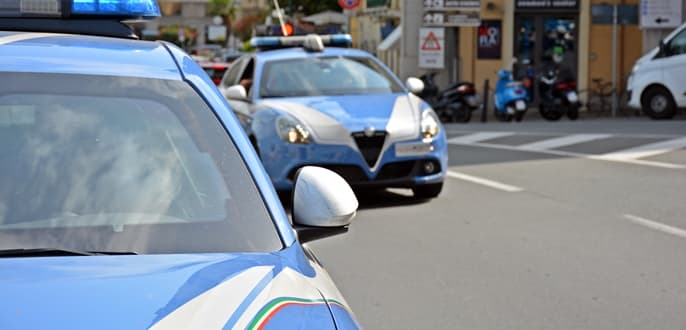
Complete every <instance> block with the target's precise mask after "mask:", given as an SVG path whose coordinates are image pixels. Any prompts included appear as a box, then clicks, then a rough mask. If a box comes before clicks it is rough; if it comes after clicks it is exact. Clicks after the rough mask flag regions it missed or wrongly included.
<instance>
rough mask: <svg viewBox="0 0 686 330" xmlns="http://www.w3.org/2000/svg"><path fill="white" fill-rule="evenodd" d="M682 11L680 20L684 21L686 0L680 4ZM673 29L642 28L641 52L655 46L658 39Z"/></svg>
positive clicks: (685, 17) (685, 18)
mask: <svg viewBox="0 0 686 330" xmlns="http://www.w3.org/2000/svg"><path fill="white" fill-rule="evenodd" d="M681 9H682V13H681V20H682V21H686V0H683V1H682V5H681ZM672 30H673V29H671V28H670V29H647V30H643V31H642V34H643V48H642V52H643V54H645V53H647V52H649V51H650V50H651V49H653V48H655V47H657V45H658V44H659V42H660V40H662V39H663V38H664V37H666V36H667V35H668V34H669V33H670V32H672Z"/></svg>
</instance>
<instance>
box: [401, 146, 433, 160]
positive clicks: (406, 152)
mask: <svg viewBox="0 0 686 330" xmlns="http://www.w3.org/2000/svg"><path fill="white" fill-rule="evenodd" d="M434 149H435V148H434V146H433V144H431V143H402V144H396V145H395V155H396V157H408V156H421V155H426V154H428V153H431V152H432V151H434Z"/></svg>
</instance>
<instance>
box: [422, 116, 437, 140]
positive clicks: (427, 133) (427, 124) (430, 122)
mask: <svg viewBox="0 0 686 330" xmlns="http://www.w3.org/2000/svg"><path fill="white" fill-rule="evenodd" d="M421 129H422V137H423V138H425V139H433V138H434V137H436V135H438V133H439V132H440V131H441V125H440V122H439V120H438V116H437V115H436V113H435V112H434V111H433V109H427V110H425V111H424V113H422V123H421Z"/></svg>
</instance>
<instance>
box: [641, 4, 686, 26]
mask: <svg viewBox="0 0 686 330" xmlns="http://www.w3.org/2000/svg"><path fill="white" fill-rule="evenodd" d="M681 8H682V3H681V0H641V7H640V8H639V16H640V22H641V28H642V29H655V28H675V27H677V26H679V25H680V24H681V20H682V17H681Z"/></svg>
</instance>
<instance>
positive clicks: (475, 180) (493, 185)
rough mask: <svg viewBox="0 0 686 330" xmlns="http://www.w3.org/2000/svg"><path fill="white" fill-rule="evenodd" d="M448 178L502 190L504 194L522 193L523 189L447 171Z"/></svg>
mask: <svg viewBox="0 0 686 330" xmlns="http://www.w3.org/2000/svg"><path fill="white" fill-rule="evenodd" d="M448 176H449V177H451V178H454V179H458V180H463V181H468V182H471V183H476V184H480V185H482V186H486V187H490V188H493V189H498V190H502V191H505V192H520V191H524V189H522V188H519V187H515V186H511V185H509V184H504V183H500V182H496V181H493V180H488V179H484V178H479V177H476V176H472V175H468V174H464V173H459V172H454V171H448Z"/></svg>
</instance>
